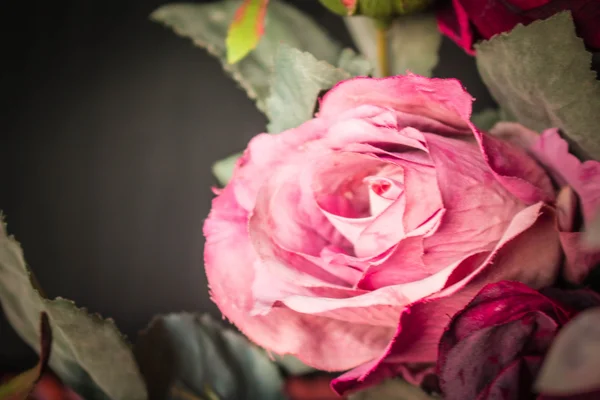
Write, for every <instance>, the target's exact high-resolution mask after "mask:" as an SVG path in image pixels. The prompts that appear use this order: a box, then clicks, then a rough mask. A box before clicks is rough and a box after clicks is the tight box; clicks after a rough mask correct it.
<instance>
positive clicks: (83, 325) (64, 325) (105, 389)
mask: <svg viewBox="0 0 600 400" xmlns="http://www.w3.org/2000/svg"><path fill="white" fill-rule="evenodd" d="M33 279H34V278H33V275H31V272H30V271H29V270H28V269H27V267H26V264H25V260H24V258H23V252H22V250H21V246H20V245H19V244H18V243H17V242H16V241H15V240H14V239H13V238H12V237H9V236H7V233H6V227H5V224H4V222H0V301H1V302H2V307H3V309H4V313H5V315H6V317H7V319H8V321H9V322H10V323H11V324H12V326H13V327H14V329H15V331H16V332H17V333H18V334H19V335H20V336H21V338H23V340H24V341H25V342H26V343H27V344H29V345H30V346H31V347H33V348H34V349H35V350H36V351H37V352H38V353H39V352H40V335H39V332H38V329H37V326H38V322H39V316H40V313H42V312H45V313H47V315H48V318H49V320H50V325H51V326H52V330H53V333H54V335H53V336H54V341H53V344H52V357H51V359H50V367H51V368H52V369H53V371H54V372H56V373H57V374H58V375H59V376H60V377H61V379H62V380H63V381H64V382H65V383H66V384H67V385H69V386H71V387H72V388H73V389H74V390H75V391H76V392H78V393H79V394H80V395H81V396H82V397H84V398H85V399H86V400H96V399H98V400H106V399H112V400H143V399H145V398H146V389H145V386H144V382H143V380H142V378H141V375H140V373H139V371H138V369H137V365H136V363H135V359H134V357H133V353H132V351H131V348H130V346H129V344H128V343H127V341H126V340H125V338H124V337H123V336H122V335H121V333H120V332H119V330H118V329H117V327H116V326H115V324H114V322H113V321H112V320H104V319H102V318H101V317H100V316H98V315H90V314H88V313H87V312H86V311H85V310H84V309H81V308H77V307H76V306H75V304H74V303H73V302H71V301H69V300H65V299H62V298H56V299H54V300H49V299H46V298H44V297H43V296H42V295H41V294H40V292H39V291H38V289H36V288H34V282H33Z"/></svg>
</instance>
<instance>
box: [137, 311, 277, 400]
mask: <svg viewBox="0 0 600 400" xmlns="http://www.w3.org/2000/svg"><path fill="white" fill-rule="evenodd" d="M135 354H136V358H137V360H138V363H139V365H140V369H141V371H142V373H143V374H144V377H145V379H146V383H147V385H148V388H149V392H150V393H151V394H152V396H153V397H151V398H150V400H152V399H154V398H155V399H157V400H158V399H165V398H167V395H168V394H169V393H171V397H170V398H171V399H173V398H174V396H173V394H174V393H179V394H181V392H182V391H183V392H187V393H189V394H191V395H192V396H195V397H183V396H181V395H180V396H179V398H182V399H183V398H199V399H206V400H208V399H220V400H252V399H261V400H283V399H284V396H283V392H282V385H283V382H282V379H281V376H280V373H279V370H278V368H277V366H276V365H275V364H274V363H273V362H272V361H271V360H269V358H268V357H267V355H266V354H265V353H264V351H263V350H261V349H259V348H258V347H256V346H254V345H252V344H251V343H250V342H249V341H248V340H247V339H246V338H244V337H243V336H242V335H240V334H238V333H235V332H233V331H231V330H227V329H223V328H222V327H221V326H220V325H219V324H218V323H217V322H215V321H214V320H212V319H211V318H210V317H209V316H208V315H204V316H197V315H193V314H187V313H182V314H170V315H167V316H161V317H157V318H155V319H154V320H153V321H152V322H151V324H150V326H149V327H148V328H147V329H146V331H144V332H142V333H141V335H140V337H139V339H138V341H137V342H136V345H135Z"/></svg>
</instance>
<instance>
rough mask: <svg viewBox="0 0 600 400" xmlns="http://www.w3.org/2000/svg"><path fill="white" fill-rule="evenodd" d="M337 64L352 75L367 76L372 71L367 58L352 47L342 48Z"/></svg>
mask: <svg viewBox="0 0 600 400" xmlns="http://www.w3.org/2000/svg"><path fill="white" fill-rule="evenodd" d="M337 66H338V67H339V68H341V69H343V70H344V71H346V72H348V73H349V74H350V75H352V76H369V75H371V74H372V73H373V66H372V65H371V63H370V62H369V60H367V59H366V58H364V57H363V56H362V55H360V54H356V52H355V51H354V50H352V49H344V50H342V53H341V54H340V59H339V60H338V62H337Z"/></svg>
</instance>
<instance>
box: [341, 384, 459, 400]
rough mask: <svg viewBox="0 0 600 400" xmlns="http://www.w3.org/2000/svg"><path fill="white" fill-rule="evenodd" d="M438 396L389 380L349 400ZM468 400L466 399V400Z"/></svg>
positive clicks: (416, 399) (409, 399)
mask: <svg viewBox="0 0 600 400" xmlns="http://www.w3.org/2000/svg"><path fill="white" fill-rule="evenodd" d="M436 399H439V397H437V396H433V395H429V394H427V393H425V392H424V391H423V390H421V388H419V387H417V386H414V385H411V384H410V383H408V382H406V381H405V380H402V379H388V380H386V381H384V382H383V383H381V384H379V385H377V386H374V387H371V388H369V389H366V390H363V391H360V392H357V393H356V394H353V395H351V396H350V397H349V398H348V400H436ZM465 400H466V399H465Z"/></svg>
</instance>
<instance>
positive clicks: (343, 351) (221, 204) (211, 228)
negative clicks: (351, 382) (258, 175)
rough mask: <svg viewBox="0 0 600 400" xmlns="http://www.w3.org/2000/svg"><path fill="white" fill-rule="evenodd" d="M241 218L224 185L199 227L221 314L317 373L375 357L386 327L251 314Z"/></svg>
mask: <svg viewBox="0 0 600 400" xmlns="http://www.w3.org/2000/svg"><path fill="white" fill-rule="evenodd" d="M245 220H247V213H246V212H245V211H244V210H243V208H241V206H239V205H238V204H237V202H236V200H235V197H234V195H233V192H232V190H231V188H230V187H227V188H225V190H224V191H223V193H222V194H221V195H220V196H219V197H217V198H216V199H215V200H213V208H212V211H211V214H210V215H209V218H208V219H207V221H206V223H205V226H204V233H205V235H206V238H207V241H206V246H205V261H206V274H207V277H208V281H209V284H210V292H211V296H212V299H213V300H214V301H215V302H216V303H217V305H218V306H219V308H220V309H221V311H222V312H223V314H225V315H227V317H228V318H229V319H230V320H231V321H232V322H233V323H234V324H235V325H236V326H237V327H238V328H239V329H240V330H241V331H242V332H243V333H244V334H245V335H246V336H248V337H249V338H250V340H252V341H254V342H255V343H257V344H258V345H259V346H262V347H265V348H267V349H269V350H271V351H273V352H275V353H280V354H286V353H290V354H294V355H297V356H298V357H300V358H301V359H302V361H304V362H305V363H306V364H308V365H311V366H313V367H315V368H318V369H322V370H345V369H349V368H353V367H356V366H357V365H360V364H362V363H365V362H368V361H369V360H372V359H373V358H375V357H377V356H378V355H379V354H381V351H382V350H383V349H384V348H385V346H386V344H387V343H388V342H389V339H390V336H391V334H392V333H393V330H392V332H390V328H386V329H377V328H374V327H373V326H370V325H365V324H361V323H347V322H344V321H339V320H332V319H329V318H323V317H319V316H311V315H306V314H300V313H297V312H295V311H292V310H290V309H288V308H276V309H273V310H272V311H271V312H270V313H269V315H267V316H251V315H250V310H251V308H252V306H253V298H252V292H251V285H250V282H253V280H254V269H253V268H252V264H253V263H254V262H255V261H256V259H257V257H256V254H255V253H254V250H253V249H252V246H251V245H250V242H249V240H248V236H247V233H246V228H245V226H246V225H245V223H244V221H245ZM348 349H352V351H351V352H348Z"/></svg>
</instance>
